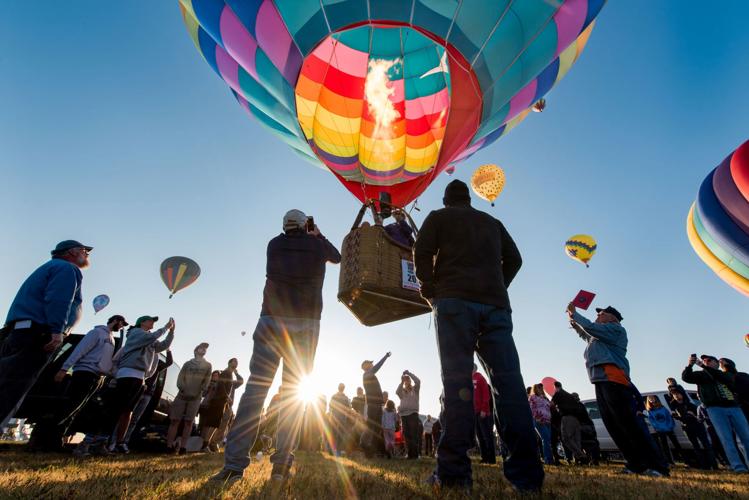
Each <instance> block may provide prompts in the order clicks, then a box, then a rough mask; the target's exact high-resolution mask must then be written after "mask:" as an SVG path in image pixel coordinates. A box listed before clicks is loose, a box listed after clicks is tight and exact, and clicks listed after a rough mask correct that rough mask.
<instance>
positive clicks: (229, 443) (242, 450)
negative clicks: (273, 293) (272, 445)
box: [224, 316, 320, 472]
mask: <svg viewBox="0 0 749 500" xmlns="http://www.w3.org/2000/svg"><path fill="white" fill-rule="evenodd" d="M319 332H320V320H315V319H302V318H283V317H278V316H260V320H259V321H258V323H257V327H255V333H254V334H253V336H252V339H253V341H254V345H253V349H252V358H251V359H250V376H249V377H248V379H247V385H246V386H245V391H244V394H242V398H241V399H240V400H239V407H238V408H237V416H236V418H235V420H234V425H233V426H232V428H231V430H230V431H229V435H228V436H227V438H226V449H225V451H224V468H225V469H229V470H233V471H238V472H241V471H243V470H244V469H245V468H246V467H247V466H248V465H250V449H251V448H252V445H253V444H254V443H255V440H257V435H258V429H259V425H260V412H261V411H262V409H263V403H264V402H265V398H266V396H267V395H268V389H270V386H271V383H272V382H273V378H274V377H275V375H276V371H277V370H278V365H279V363H280V362H281V360H282V359H283V373H282V377H281V388H280V395H281V400H280V402H279V405H278V437H277V444H276V452H275V453H274V454H273V455H271V457H270V461H271V463H273V464H274V465H286V466H290V465H291V464H292V463H293V461H294V450H295V449H296V447H297V446H298V444H299V431H300V428H301V425H302V418H303V415H304V411H303V410H304V403H303V402H302V400H301V399H299V398H298V397H297V388H298V386H299V382H300V381H301V380H302V379H303V378H304V377H305V376H306V375H307V374H308V373H310V372H311V371H312V365H313V363H314V360H315V350H316V349H317V340H318V336H319Z"/></svg>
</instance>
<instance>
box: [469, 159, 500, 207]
mask: <svg viewBox="0 0 749 500" xmlns="http://www.w3.org/2000/svg"><path fill="white" fill-rule="evenodd" d="M504 187H505V173H504V171H503V170H502V169H501V168H499V167H498V166H496V165H492V164H489V165H481V166H480V167H479V168H477V169H476V170H475V171H474V172H473V175H472V176H471V188H473V192H474V193H476V194H477V195H478V196H479V197H481V198H483V199H485V200H486V201H488V202H490V203H491V204H492V206H494V200H496V199H497V196H499V193H501V192H502V190H503V189H504Z"/></svg>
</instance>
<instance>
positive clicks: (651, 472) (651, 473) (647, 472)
mask: <svg viewBox="0 0 749 500" xmlns="http://www.w3.org/2000/svg"><path fill="white" fill-rule="evenodd" d="M642 475H643V476H647V477H664V475H663V474H661V473H660V472H658V471H657V470H655V469H647V470H645V471H644V472H643V473H642Z"/></svg>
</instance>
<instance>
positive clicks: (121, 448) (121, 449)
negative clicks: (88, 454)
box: [109, 443, 130, 455]
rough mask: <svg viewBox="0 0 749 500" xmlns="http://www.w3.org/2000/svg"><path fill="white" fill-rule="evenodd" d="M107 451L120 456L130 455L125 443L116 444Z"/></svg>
mask: <svg viewBox="0 0 749 500" xmlns="http://www.w3.org/2000/svg"><path fill="white" fill-rule="evenodd" d="M109 451H110V452H112V453H119V454H122V455H127V454H128V453H130V448H128V447H127V445H126V444H125V443H121V444H117V445H115V446H114V447H112V448H109Z"/></svg>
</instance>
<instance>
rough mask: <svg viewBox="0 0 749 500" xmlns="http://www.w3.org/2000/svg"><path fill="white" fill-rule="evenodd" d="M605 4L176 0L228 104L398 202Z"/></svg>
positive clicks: (495, 123) (502, 109)
mask: <svg viewBox="0 0 749 500" xmlns="http://www.w3.org/2000/svg"><path fill="white" fill-rule="evenodd" d="M604 3H605V2H604V1H602V0H555V1H549V0H523V1H522V2H486V1H484V2H457V1H455V0H451V1H448V0H444V1H436V0H429V1H427V0H418V1H416V0H414V1H405V0H401V1H395V0H390V1H376V2H370V1H367V2H365V1H364V0H347V1H342V0H341V1H332V0H324V1H321V0H253V1H238V0H231V1H230V0H179V5H180V11H181V13H182V17H183V20H184V23H185V25H186V27H187V30H188V32H189V34H190V37H191V38H192V40H193V43H194V44H195V46H196V47H197V48H198V50H199V52H200V54H201V55H202V56H203V59H204V60H205V61H206V62H207V63H208V64H209V65H210V66H211V68H212V69H213V70H214V71H215V72H216V73H218V75H219V76H220V77H221V78H222V79H223V80H224V81H225V82H226V84H227V85H228V86H229V87H230V88H231V91H232V93H233V94H234V97H235V98H236V99H237V101H238V102H239V104H240V105H241V106H242V107H243V108H244V109H245V110H246V111H248V112H249V113H250V114H251V115H252V116H254V117H255V118H256V119H257V120H258V121H259V122H260V124H261V125H263V126H264V127H266V128H267V129H269V130H270V131H271V132H274V133H275V134H276V135H278V136H279V137H280V138H281V140H283V141H284V142H286V143H287V144H288V145H289V146H290V147H291V148H293V149H294V151H295V152H296V153H297V154H298V155H299V156H301V157H302V158H304V159H306V160H308V161H310V162H312V163H314V164H317V165H322V166H324V167H325V168H327V169H328V170H330V171H331V172H332V173H333V174H334V175H335V176H336V178H337V179H338V180H339V181H340V182H341V183H343V185H344V186H345V187H346V188H347V189H348V190H349V191H351V193H352V194H354V196H356V197H357V198H359V199H360V200H362V201H363V202H366V201H368V200H372V199H375V200H376V199H380V193H381V192H386V193H388V194H389V195H390V197H391V203H392V204H393V205H395V206H398V207H403V206H405V205H406V204H408V203H409V202H410V201H412V200H414V199H416V198H417V197H418V196H419V195H420V194H421V193H422V192H423V191H424V190H425V189H426V188H427V187H428V186H429V185H430V184H431V183H432V181H433V180H434V179H435V178H436V177H437V175H439V174H440V173H441V172H442V171H443V170H444V169H445V168H446V167H447V166H448V165H451V164H453V163H457V162H459V161H462V160H465V159H466V158H468V157H470V156H471V155H473V154H474V153H476V152H477V151H478V150H480V149H482V148H484V147H486V146H488V145H489V144H491V143H493V142H494V141H496V140H497V139H499V138H500V137H501V136H503V135H504V134H506V133H507V132H509V131H510V130H511V129H512V128H513V127H514V126H516V125H517V124H518V123H520V122H521V121H522V120H523V119H524V118H525V116H526V115H527V114H528V113H529V111H530V108H531V106H533V104H534V103H536V102H538V101H539V99H541V98H542V97H543V96H544V95H545V94H546V93H547V92H549V90H550V89H551V88H552V87H553V86H554V85H555V84H557V83H558V82H559V81H560V80H561V79H562V77H563V76H564V75H565V74H566V73H567V72H568V71H569V69H570V68H571V67H572V65H573V64H574V63H575V62H576V61H577V60H578V58H579V56H580V54H581V53H582V50H583V47H584V46H585V44H586V43H587V41H588V38H589V36H590V33H591V31H592V29H593V25H594V20H595V18H596V16H597V15H598V13H599V11H600V10H601V8H602V6H603V4H604Z"/></svg>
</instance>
